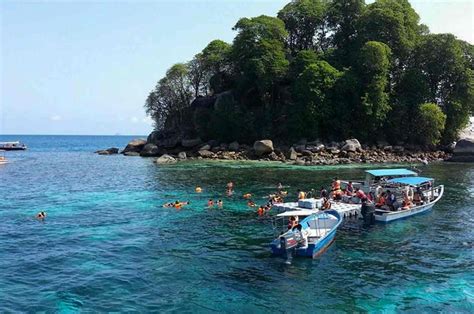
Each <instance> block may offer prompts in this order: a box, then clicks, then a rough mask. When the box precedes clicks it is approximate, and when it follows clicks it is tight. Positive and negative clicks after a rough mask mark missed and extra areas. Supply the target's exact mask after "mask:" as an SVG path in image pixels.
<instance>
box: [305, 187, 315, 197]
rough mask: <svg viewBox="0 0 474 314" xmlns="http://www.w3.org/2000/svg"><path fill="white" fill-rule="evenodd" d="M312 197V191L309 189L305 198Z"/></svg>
mask: <svg viewBox="0 0 474 314" xmlns="http://www.w3.org/2000/svg"><path fill="white" fill-rule="evenodd" d="M314 196H315V195H314V189H311V190H309V191H308V193H306V198H313V197H314Z"/></svg>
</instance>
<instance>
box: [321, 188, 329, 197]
mask: <svg viewBox="0 0 474 314" xmlns="http://www.w3.org/2000/svg"><path fill="white" fill-rule="evenodd" d="M319 193H320V194H319V197H321V198H326V197H328V190H326V189H325V188H324V186H322V187H321V190H320V191H319Z"/></svg>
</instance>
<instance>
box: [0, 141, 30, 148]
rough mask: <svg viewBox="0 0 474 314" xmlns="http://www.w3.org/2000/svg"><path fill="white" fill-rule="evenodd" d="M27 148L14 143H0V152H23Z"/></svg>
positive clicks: (17, 142)
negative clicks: (0, 150)
mask: <svg viewBox="0 0 474 314" xmlns="http://www.w3.org/2000/svg"><path fill="white" fill-rule="evenodd" d="M26 148H27V147H26V145H25V144H22V143H20V142H19V141H16V142H0V149H2V150H25V149H26Z"/></svg>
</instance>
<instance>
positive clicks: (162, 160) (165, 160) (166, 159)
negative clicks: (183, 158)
mask: <svg viewBox="0 0 474 314" xmlns="http://www.w3.org/2000/svg"><path fill="white" fill-rule="evenodd" d="M155 163H157V164H159V165H164V164H174V163H176V159H175V158H174V157H172V156H170V155H167V154H164V155H162V156H161V157H158V158H157V159H156V160H155Z"/></svg>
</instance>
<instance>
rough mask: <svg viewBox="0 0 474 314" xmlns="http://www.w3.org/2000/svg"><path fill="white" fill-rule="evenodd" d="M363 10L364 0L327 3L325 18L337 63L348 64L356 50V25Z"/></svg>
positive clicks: (341, 0) (339, 0) (338, 0)
mask: <svg viewBox="0 0 474 314" xmlns="http://www.w3.org/2000/svg"><path fill="white" fill-rule="evenodd" d="M364 10H365V1H364V0H333V1H331V2H330V4H329V8H328V13H327V20H328V24H329V27H330V28H331V30H332V34H333V35H332V37H331V41H332V46H333V47H334V48H335V49H336V50H335V54H336V57H337V61H338V64H341V65H342V66H350V65H351V64H353V62H354V57H355V56H356V53H355V52H356V51H357V31H358V29H357V27H358V22H359V19H360V17H361V16H362V14H363V13H364Z"/></svg>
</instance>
